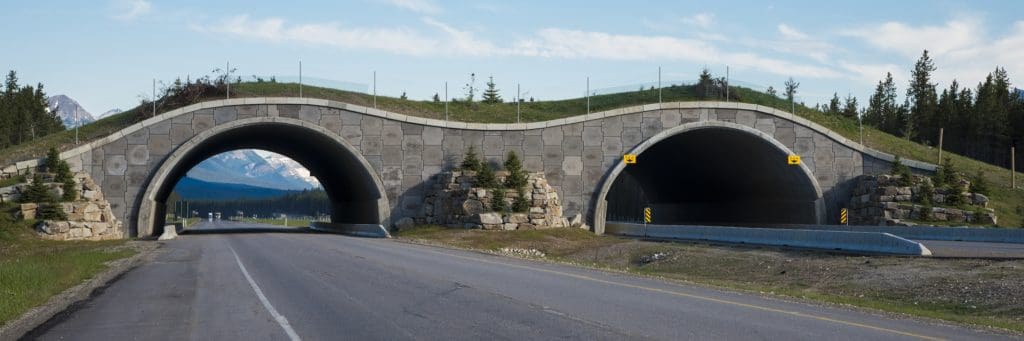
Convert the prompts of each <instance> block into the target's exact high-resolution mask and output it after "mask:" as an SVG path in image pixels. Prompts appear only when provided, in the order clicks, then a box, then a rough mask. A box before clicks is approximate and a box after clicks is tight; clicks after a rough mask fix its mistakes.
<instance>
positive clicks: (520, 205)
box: [512, 187, 530, 212]
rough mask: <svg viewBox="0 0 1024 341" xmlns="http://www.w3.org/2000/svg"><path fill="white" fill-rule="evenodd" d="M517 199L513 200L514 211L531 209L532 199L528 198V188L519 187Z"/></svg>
mask: <svg viewBox="0 0 1024 341" xmlns="http://www.w3.org/2000/svg"><path fill="white" fill-rule="evenodd" d="M517 194H518V195H517V196H516V199H515V200H513V201H512V211H515V212H526V211H529V210H530V200H527V199H526V190H524V189H523V187H519V189H518V190H517Z"/></svg>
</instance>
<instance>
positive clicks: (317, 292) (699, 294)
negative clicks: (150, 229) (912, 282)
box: [30, 233, 1008, 340]
mask: <svg viewBox="0 0 1024 341" xmlns="http://www.w3.org/2000/svg"><path fill="white" fill-rule="evenodd" d="M158 252H159V253H158V254H156V255H155V259H154V260H153V261H152V262H149V263H147V264H144V265H142V266H140V267H138V268H137V269H135V270H133V271H131V272H129V273H127V274H125V275H124V276H123V277H122V278H121V279H120V280H118V281H117V282H115V283H113V284H111V285H110V286H109V287H108V288H106V290H104V291H103V292H102V293H101V294H99V295H97V296H96V297H95V298H93V299H92V300H91V301H89V302H88V303H86V304H84V305H83V306H82V307H80V309H77V310H75V311H73V312H71V313H70V314H68V315H67V316H65V317H63V318H61V319H59V320H55V321H51V322H52V323H49V324H48V325H46V326H44V328H41V329H40V330H37V331H36V332H35V334H33V335H30V336H33V337H38V338H42V339H54V340H55V339H75V340H124V339H137V340H182V339H191V340H235V339H244V340H259V339H267V340H280V339H289V338H290V339H293V340H294V339H307V340H329V339H387V340H395V339H436V340H452V339H474V340H480V339H484V340H490V339H517V340H522V339H586V340H593V339H616V340H622V339H630V340H632V339H663V340H680V339H702V340H733V339H772V340H796V339H803V340H836V339H864V340H883V339H956V340H971V339H1001V338H1008V336H1006V335H997V334H992V333H987V332H984V331H976V330H971V329H967V328H962V327H955V326H947V325H936V324H931V323H927V322H921V321H917V320H912V319H900V318H893V317H888V316H884V315H879V314H871V313H865V312H860V311H853V310H847V309H842V308H833V307H823V306H817V305H809V304H803V303H794V302H786V301H781V300H777V299H771V298H763V297H759V296H756V295H751V294H742V293H733V292H724V291H719V290H714V289H708V288H703V287H699V286H687V285H679V284H674V283H668V282H664V281H659V280H654V279H645V278H636V277H632V276H627V275H620V274H614V273H607V272H602V271H595V270H588V269H580V268H575V267H570V266H564V265H556V264H547V263H541V262H532V261H525V260H517V259H509V258H502V257H497V256H489V255H482V254H479V253H474V252H464V251H457V250H449V249H441V248H433V247H427V246H419V245H410V244H405V243H400V242H395V241H391V240H380V239H365V238H353V237H346V236H340V235H332V234H296V233H259V234H252V233H248V234H203V235H184V236H181V237H180V238H179V239H177V240H173V241H170V242H167V243H166V246H165V247H164V248H162V249H161V250H160V251H158Z"/></svg>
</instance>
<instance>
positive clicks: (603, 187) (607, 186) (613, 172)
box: [591, 121, 824, 234]
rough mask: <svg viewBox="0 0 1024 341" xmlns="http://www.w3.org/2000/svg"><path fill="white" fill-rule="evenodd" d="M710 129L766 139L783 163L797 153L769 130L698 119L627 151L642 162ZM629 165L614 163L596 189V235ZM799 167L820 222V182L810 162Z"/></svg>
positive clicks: (814, 217)
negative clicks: (611, 195) (666, 145)
mask: <svg viewBox="0 0 1024 341" xmlns="http://www.w3.org/2000/svg"><path fill="white" fill-rule="evenodd" d="M708 130H719V131H725V132H728V133H730V134H734V135H741V136H746V137H752V138H756V140H757V141H760V142H763V143H764V144H766V145H767V146H768V147H770V148H771V149H772V150H774V151H775V152H777V153H778V154H779V155H782V158H780V159H779V162H780V163H782V162H785V159H784V155H792V154H794V153H793V151H792V150H790V149H789V148H788V147H786V146H785V145H784V144H783V143H781V142H779V141H778V140H776V139H774V138H773V137H772V136H771V135H769V134H767V133H764V132H762V131H760V130H757V129H754V128H751V127H748V126H745V125H741V124H736V123H732V122H724V121H699V122H693V123H687V124H683V125H679V126H675V127H672V128H669V129H666V130H664V131H662V132H660V133H658V134H656V135H654V136H652V137H650V138H648V139H646V140H644V141H643V142H641V143H640V144H638V145H636V146H635V147H633V148H632V149H630V151H628V153H630V154H636V155H638V159H639V160H640V162H643V160H644V155H643V153H644V152H645V151H648V150H650V149H652V148H654V147H655V146H657V145H659V143H662V142H665V141H666V140H669V139H672V138H674V137H678V136H684V135H686V134H687V133H692V132H700V131H708ZM626 167H627V166H626V164H624V163H622V162H621V161H620V162H616V163H615V165H614V166H612V167H611V168H609V169H608V170H607V171H606V172H605V175H604V176H603V177H602V180H601V183H600V186H599V187H598V188H597V191H596V192H595V197H594V200H595V206H593V207H594V212H593V215H592V217H591V218H592V222H593V225H594V227H593V229H594V232H595V233H597V234H603V233H604V227H605V221H606V218H607V216H606V214H607V210H608V194H609V192H610V191H611V189H612V186H613V184H615V182H616V180H617V179H618V178H619V176H620V175H621V174H622V173H623V172H624V171H625V169H626ZM798 167H799V170H800V171H799V173H801V174H802V175H803V179H802V180H803V181H805V183H806V185H807V186H808V187H807V188H804V189H802V190H803V191H805V193H808V194H811V195H813V196H814V203H813V206H814V207H813V208H812V209H813V217H811V219H813V222H815V223H821V222H822V220H823V219H824V212H823V210H824V202H823V201H824V199H823V192H822V189H821V186H820V185H819V184H818V180H817V178H816V177H815V176H814V173H813V172H812V171H811V169H810V168H808V167H807V165H805V164H800V165H799V166H798Z"/></svg>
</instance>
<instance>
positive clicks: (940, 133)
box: [935, 128, 944, 165]
mask: <svg viewBox="0 0 1024 341" xmlns="http://www.w3.org/2000/svg"><path fill="white" fill-rule="evenodd" d="M943 130H944V128H939V161H938V162H936V163H935V164H936V165H941V164H942V133H943V132H942V131H943Z"/></svg>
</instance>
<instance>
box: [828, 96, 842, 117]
mask: <svg viewBox="0 0 1024 341" xmlns="http://www.w3.org/2000/svg"><path fill="white" fill-rule="evenodd" d="M840 112H842V109H840V108H839V93H837V92H833V93H832V99H831V100H829V101H828V107H827V108H825V113H827V114H829V115H834V116H839V113H840Z"/></svg>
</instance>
